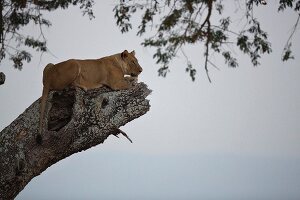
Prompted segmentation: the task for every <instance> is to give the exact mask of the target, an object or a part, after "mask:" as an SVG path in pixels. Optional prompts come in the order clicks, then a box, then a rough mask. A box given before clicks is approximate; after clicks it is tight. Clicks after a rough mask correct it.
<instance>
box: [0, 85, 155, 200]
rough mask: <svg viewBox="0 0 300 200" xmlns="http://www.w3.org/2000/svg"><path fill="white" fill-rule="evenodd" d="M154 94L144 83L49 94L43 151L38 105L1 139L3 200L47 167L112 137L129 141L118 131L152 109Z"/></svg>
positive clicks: (1, 190) (7, 199) (0, 135)
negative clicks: (124, 88) (117, 88)
mask: <svg viewBox="0 0 300 200" xmlns="http://www.w3.org/2000/svg"><path fill="white" fill-rule="evenodd" d="M150 93H151V90H149V89H148V88H147V85H146V84H144V83H138V84H136V85H135V86H134V87H132V88H130V89H128V90H120V91H112V90H111V89H109V88H106V87H103V88H100V89H95V90H90V91H87V92H84V91H82V90H80V89H76V90H75V89H70V88H68V89H66V90H64V91H61V92H57V91H53V92H50V95H49V98H48V101H47V110H46V113H45V123H44V125H45V127H46V128H44V129H47V130H44V131H43V143H42V144H41V145H38V144H37V143H36V140H35V136H36V134H37V133H38V129H39V125H38V124H39V123H38V122H39V107H40V100H39V99H38V100H36V101H35V102H34V103H32V105H31V106H29V107H28V108H27V109H26V110H25V111H24V112H23V113H22V114H21V115H20V116H19V117H17V119H15V120H14V121H13V122H12V123H11V124H10V125H9V126H7V127H6V128H4V129H3V130H2V131H1V133H0V163H1V164H0V199H1V200H2V199H5V200H9V199H14V198H15V197H16V196H17V195H18V194H19V192H20V191H21V190H22V189H23V188H24V187H25V186H26V185H27V184H28V183H29V181H30V180H31V179H32V178H34V177H35V176H38V175H39V174H41V173H42V172H43V171H45V170H46V169H47V168H48V167H50V166H51V165H53V164H55V163H56V162H58V161H59V160H62V159H64V158H66V157H68V156H70V155H72V154H74V153H77V152H80V151H82V150H86V149H88V148H91V147H93V146H95V145H98V144H101V143H103V142H104V141H105V140H106V138H107V137H108V136H109V135H118V134H119V133H122V134H123V135H124V136H127V135H126V133H124V132H123V131H121V130H120V129H119V127H120V126H123V125H125V124H126V123H128V122H130V121H132V120H134V119H136V118H138V117H140V116H142V115H144V114H145V113H146V112H147V111H148V110H149V109H150V104H149V100H147V99H146V97H147V96H148V95H149V94H150ZM127 138H128V139H129V137H128V136H127ZM129 140H130V139H129Z"/></svg>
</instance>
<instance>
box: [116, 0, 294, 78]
mask: <svg viewBox="0 0 300 200" xmlns="http://www.w3.org/2000/svg"><path fill="white" fill-rule="evenodd" d="M232 2H233V3H234V2H239V3H240V5H241V6H243V5H244V6H245V8H246V9H245V10H244V11H245V13H244V16H245V17H244V20H245V24H246V25H245V27H243V29H242V30H240V31H233V30H232V26H233V23H232V21H231V19H230V16H225V15H224V12H223V11H224V7H225V5H224V4H225V2H224V1H222V0H161V1H158V0H155V1H147V0H139V1H135V0H121V1H120V3H119V4H117V5H116V6H115V8H114V12H115V18H116V22H117V25H118V26H119V27H120V29H121V32H122V33H125V32H127V31H129V30H130V29H132V24H131V23H130V22H131V18H132V17H133V15H138V14H141V13H142V14H141V17H142V20H141V23H140V24H139V25H138V27H137V28H138V30H137V35H138V36H143V35H144V34H145V33H146V32H147V31H149V32H150V31H151V32H153V30H155V31H156V32H155V34H153V35H152V36H151V37H149V38H145V40H144V42H143V43H142V45H143V46H145V47H154V48H155V49H156V52H155V53H154V55H153V58H155V59H156V63H157V64H159V65H160V68H159V69H158V74H159V75H160V76H166V75H167V73H168V72H169V71H170V66H169V65H170V61H171V60H172V59H173V58H174V57H175V56H177V55H178V53H179V52H182V53H183V55H184V56H185V57H186V59H187V68H186V72H188V74H189V75H190V77H191V78H192V80H195V75H196V70H195V69H194V68H193V66H192V63H191V62H190V61H189V58H188V57H187V56H186V55H185V54H184V50H183V47H184V46H185V45H191V44H197V45H199V44H202V45H203V47H204V68H205V70H206V73H207V76H208V79H209V80H210V77H209V75H208V65H211V66H213V67H216V66H215V65H214V64H213V63H212V62H211V61H210V56H211V55H212V53H213V52H215V53H217V54H219V55H221V56H223V57H224V59H225V63H226V64H228V66H229V67H237V66H238V61H237V59H236V58H234V57H233V56H232V55H233V49H234V47H237V49H239V50H240V51H241V52H242V53H244V54H246V55H247V56H249V58H250V60H251V62H252V64H253V65H254V66H257V65H259V64H260V63H259V60H260V58H261V56H262V55H263V54H266V53H267V54H269V53H270V52H272V49H271V43H270V42H269V41H268V33H267V32H265V31H264V30H263V28H262V27H261V24H260V22H259V21H258V19H257V18H255V16H253V10H254V9H255V8H256V7H258V6H264V5H266V4H267V3H268V1H266V0H246V1H241V0H240V1H232ZM226 4H229V2H227V3H226ZM288 8H290V9H292V11H293V12H297V13H299V10H300V0H280V1H279V5H278V11H285V10H286V9H288ZM137 11H139V12H137ZM275 12H276V11H275ZM299 14H300V13H299ZM212 15H214V19H215V18H219V21H218V23H216V21H215V20H214V21H213V22H212V20H211V18H212V17H211V16H212ZM299 16H300V15H299ZM298 21H299V18H298V20H297V22H296V24H295V25H294V32H295V30H296V27H297V25H298ZM294 32H293V33H292V34H291V36H290V37H289V39H288V42H287V45H286V47H285V48H284V52H283V57H282V60H283V61H286V60H289V59H291V58H294V57H293V56H292V50H291V40H292V36H293V34H294ZM214 55H215V54H214Z"/></svg>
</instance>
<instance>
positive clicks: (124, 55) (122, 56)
mask: <svg viewBox="0 0 300 200" xmlns="http://www.w3.org/2000/svg"><path fill="white" fill-rule="evenodd" d="M127 56H128V51H127V50H124V51H123V52H122V53H121V58H123V59H124V58H127Z"/></svg>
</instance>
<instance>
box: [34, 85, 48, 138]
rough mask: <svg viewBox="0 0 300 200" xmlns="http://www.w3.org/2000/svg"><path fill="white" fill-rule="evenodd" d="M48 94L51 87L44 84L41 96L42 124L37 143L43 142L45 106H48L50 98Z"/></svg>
mask: <svg viewBox="0 0 300 200" xmlns="http://www.w3.org/2000/svg"><path fill="white" fill-rule="evenodd" d="M48 94H49V87H47V86H44V87H43V94H42V97H41V104H40V125H39V133H38V135H37V138H36V140H37V143H39V144H41V143H42V131H43V126H44V116H45V108H46V102H47V99H48Z"/></svg>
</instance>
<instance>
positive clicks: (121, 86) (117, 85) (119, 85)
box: [110, 78, 131, 90]
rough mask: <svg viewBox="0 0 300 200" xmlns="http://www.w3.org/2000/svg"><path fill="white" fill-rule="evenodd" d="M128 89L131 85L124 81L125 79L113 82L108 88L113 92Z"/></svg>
mask: <svg viewBox="0 0 300 200" xmlns="http://www.w3.org/2000/svg"><path fill="white" fill-rule="evenodd" d="M130 87H131V85H130V83H129V81H128V80H126V79H125V78H124V79H120V80H118V81H115V82H114V83H112V84H111V85H110V88H111V89H113V90H126V89H128V88H130Z"/></svg>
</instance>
